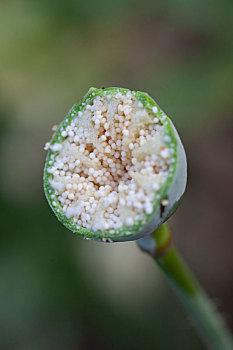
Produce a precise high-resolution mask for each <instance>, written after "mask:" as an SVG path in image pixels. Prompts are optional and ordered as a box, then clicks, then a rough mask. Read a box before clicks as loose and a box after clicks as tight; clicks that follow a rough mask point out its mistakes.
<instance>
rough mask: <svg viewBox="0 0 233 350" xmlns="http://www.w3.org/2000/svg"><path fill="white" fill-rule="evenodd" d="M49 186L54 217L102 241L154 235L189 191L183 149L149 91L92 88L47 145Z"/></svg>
mask: <svg viewBox="0 0 233 350" xmlns="http://www.w3.org/2000/svg"><path fill="white" fill-rule="evenodd" d="M46 149H48V155H47V159H46V164H45V170H44V189H45V194H46V197H47V199H48V202H49V204H50V206H51V208H52V210H53V211H54V213H55V215H56V216H57V218H58V219H59V220H60V221H61V222H62V223H63V224H64V225H65V226H66V227H67V228H68V229H70V230H71V231H73V232H75V233H77V234H79V235H81V236H82V237H84V238H90V239H95V240H98V241H100V240H101V241H104V242H106V241H109V242H112V241H125V240H134V239H138V238H141V237H143V236H146V235H149V234H150V233H151V232H153V231H154V230H155V229H156V228H157V227H158V226H160V225H161V224H162V223H163V222H164V221H166V220H167V218H168V217H169V216H170V215H171V214H172V213H173V212H174V211H175V210H176V208H177V206H178V203H179V200H180V198H181V196H182V195H183V193H184V190H185V186H186V177H187V165H186V156H185V152H184V148H183V146H182V143H181V140H180V138H179V136H178V133H177V131H176V129H175V127H174V125H173V124H172V122H171V120H170V119H169V118H168V117H167V116H166V114H165V113H164V112H163V111H162V110H161V109H160V107H159V106H158V105H157V104H156V102H155V101H154V100H153V99H152V98H151V97H150V96H149V95H148V94H146V93H144V92H140V91H130V90H128V89H123V88H107V89H96V88H91V89H90V90H89V91H88V93H87V94H86V95H85V97H84V98H83V99H82V100H81V101H80V102H79V103H77V104H75V105H74V106H73V107H72V108H71V109H70V111H69V113H68V115H67V116H66V118H65V119H64V120H63V121H62V122H61V123H60V125H59V126H58V128H57V130H56V132H55V134H54V136H53V138H52V140H51V141H50V142H48V143H47V144H46Z"/></svg>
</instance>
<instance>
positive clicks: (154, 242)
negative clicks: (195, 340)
mask: <svg viewBox="0 0 233 350" xmlns="http://www.w3.org/2000/svg"><path fill="white" fill-rule="evenodd" d="M138 245H139V247H140V248H141V249H142V250H144V251H146V252H148V253H149V254H150V255H151V256H152V257H153V259H154V260H155V261H156V262H157V264H158V265H159V266H160V268H161V269H162V270H163V271H164V272H165V275H166V277H167V280H168V282H169V283H170V285H171V286H172V287H173V289H174V291H175V292H176V294H177V295H178V297H179V298H180V300H181V301H182V302H183V304H184V306H185V307H186V309H187V311H188V312H189V314H190V316H191V318H192V320H193V321H194V323H195V325H196V327H197V329H198V330H199V331H200V334H201V335H202V338H203V340H204V341H205V342H206V343H207V344H208V345H209V346H210V348H211V349H215V350H232V349H233V339H232V336H231V333H230V331H229V330H228V328H227V326H226V325H225V322H224V320H223V319H222V317H221V315H220V314H219V313H218V312H217V311H216V309H215V306H214V305H213V304H212V302H211V301H210V299H209V298H208V296H207V295H206V293H205V292H204V290H203V289H202V287H201V286H200V285H199V283H198V282H197V280H196V279H195V277H194V276H193V274H192V273H191V271H190V270H189V268H188V267H187V265H186V264H185V262H184V261H183V259H182V258H181V257H180V255H179V254H178V252H177V251H176V249H175V248H174V247H173V246H172V245H171V233H170V230H169V228H168V226H167V225H166V224H163V225H162V226H161V227H160V228H159V229H157V230H156V231H155V232H154V233H153V234H152V235H151V237H149V238H142V239H140V240H138Z"/></svg>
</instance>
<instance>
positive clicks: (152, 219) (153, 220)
mask: <svg viewBox="0 0 233 350" xmlns="http://www.w3.org/2000/svg"><path fill="white" fill-rule="evenodd" d="M118 92H121V93H122V95H126V94H127V92H131V94H132V95H133V97H134V98H135V99H136V100H137V101H140V102H141V103H142V104H143V107H144V108H145V109H146V110H147V111H148V112H149V113H150V115H152V116H154V117H156V118H158V119H159V121H160V122H161V124H162V125H163V126H164V136H165V135H166V136H169V137H168V138H167V139H166V140H168V141H165V144H166V145H167V146H168V147H169V148H170V149H172V150H173V151H172V152H173V154H172V163H171V164H170V167H169V171H168V176H167V179H166V181H165V182H164V183H163V184H162V185H161V187H160V189H159V190H158V191H157V193H156V196H155V198H154V202H153V212H152V214H145V215H144V218H143V219H142V220H138V221H136V222H135V223H134V225H133V226H123V228H121V229H118V230H114V233H110V232H109V231H107V230H103V231H101V230H98V231H96V232H95V231H93V230H91V229H87V228H84V227H81V228H77V226H76V224H75V223H74V222H73V220H72V218H69V219H68V218H67V217H66V215H65V214H64V212H63V210H62V207H61V205H60V203H59V201H58V199H57V198H56V195H55V190H54V189H53V188H52V187H51V185H50V179H52V177H53V175H52V174H50V173H49V172H48V171H47V170H48V168H49V167H51V166H52V165H53V162H54V160H55V158H56V155H58V153H59V152H58V151H57V152H53V151H52V150H51V149H49V150H48V154H47V158H46V162H45V168H44V191H45V195H46V198H47V200H48V202H49V205H50V207H51V208H52V210H53V212H54V214H55V215H56V217H57V218H58V220H59V221H61V222H62V223H63V224H64V225H65V226H66V227H67V228H68V229H69V230H71V231H72V232H73V233H76V234H78V235H79V236H82V237H83V238H86V239H93V240H96V241H103V242H116V241H127V240H135V239H138V238H141V237H143V236H146V235H149V234H150V233H151V232H153V231H154V230H155V229H156V228H157V227H158V226H160V225H161V224H162V223H163V222H164V221H166V219H167V218H168V217H169V216H170V215H172V214H173V211H175V210H176V209H177V207H178V203H179V200H180V198H181V196H182V194H183V192H184V190H185V186H186V172H187V165H186V157H185V152H184V148H183V146H182V143H181V140H180V138H179V135H178V133H177V131H176V129H175V127H174V125H173V124H172V122H171V120H170V119H169V118H168V117H167V115H166V114H165V113H164V112H163V110H162V109H161V108H160V107H159V106H158V104H157V103H156V102H155V101H154V100H153V99H152V98H151V97H150V96H149V95H148V94H147V93H145V92H141V91H133V90H129V89H125V88H118V87H112V88H106V89H97V88H90V89H89V91H88V92H87V94H86V95H85V96H84V98H83V99H82V100H81V101H80V102H79V103H77V104H74V105H73V107H72V108H71V109H70V110H69V112H68V114H67V116H66V117H65V119H64V120H63V121H62V122H61V123H60V124H59V126H58V129H57V131H56V132H55V134H54V135H53V137H52V139H51V140H50V144H51V145H53V144H55V143H62V142H63V141H64V139H65V138H64V137H62V135H61V133H62V131H63V130H64V129H65V128H66V127H67V126H68V125H70V123H71V121H72V120H73V119H75V118H78V112H79V111H83V110H84V108H85V106H86V105H87V104H91V103H92V101H93V99H94V98H95V97H96V96H100V97H106V96H107V95H112V96H114V95H116V94H117V93H118ZM52 155H54V157H52ZM51 157H52V158H51ZM51 162H52V163H51ZM49 163H50V164H49ZM176 187H177V188H176ZM163 199H168V201H169V204H168V205H167V206H166V207H164V206H163V205H162V200H163Z"/></svg>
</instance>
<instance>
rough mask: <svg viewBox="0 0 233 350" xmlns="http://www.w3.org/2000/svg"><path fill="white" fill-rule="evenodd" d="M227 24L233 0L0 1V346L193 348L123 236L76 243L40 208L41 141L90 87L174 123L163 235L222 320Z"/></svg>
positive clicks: (192, 337) (173, 306) (232, 37)
mask: <svg viewBox="0 0 233 350" xmlns="http://www.w3.org/2000/svg"><path fill="white" fill-rule="evenodd" d="M232 19H233V2H232V0H222V1H217V0H212V1H202V0H189V1H185V0H178V1H169V0H156V1H152V0H151V1H150V0H149V1H145V2H142V1H133V0H115V1H114V2H110V1H107V0H100V1H94V0H90V1H82V2H81V1H76V0H60V1H55V0H40V1H36V0H10V1H6V0H2V1H1V3H0V123H1V124H0V126H1V129H0V159H1V167H0V180H1V181H0V218H1V235H0V348H1V349H3V350H8V349H9V350H14V349H17V350H41V349H43V350H47V349H56V350H59V349H70V350H73V349H80V350H98V349H101V350H105V349H112V350H122V349H123V350H124V349H129V350H131V349H132V350H135V349H136V350H139V349H140V350H141V349H143V350H147V349H148V350H149V349H158V350H159V349H161V350H167V349H181V350H182V349H185V350H186V349H191V350H192V349H200V350H202V349H205V347H204V345H203V344H202V342H201V340H200V339H199V337H198V336H197V335H196V332H195V330H194V329H193V328H192V326H191V324H190V323H189V319H188V317H187V316H186V314H185V313H184V312H183V310H182V308H181V306H180V304H179V302H178V301H177V300H176V298H175V297H174V296H173V293H172V292H171V291H170V289H169V287H168V286H167V285H166V283H165V281H164V278H163V276H162V274H161V272H160V271H159V270H158V268H157V267H156V266H154V264H153V262H152V261H150V259H149V257H147V256H146V255H144V254H143V253H141V252H140V251H139V250H138V248H137V246H136V244H135V243H134V242H131V243H118V244H114V245H104V244H100V243H95V242H90V241H83V240H81V239H80V238H78V237H76V236H74V235H72V233H71V232H69V231H68V230H66V229H65V228H64V227H63V226H62V225H61V224H60V223H59V222H58V221H57V220H56V219H55V217H54V216H53V214H52V212H51V210H50V208H49V207H48V204H47V202H46V200H45V197H44V194H43V188H42V173H43V164H44V161H45V156H46V154H45V152H44V150H43V146H44V144H45V142H46V141H48V140H49V138H50V137H51V134H52V131H51V128H52V126H53V125H54V124H57V123H59V122H60V121H61V120H62V119H63V118H64V115H65V114H66V113H67V111H68V109H69V108H70V107H71V106H72V105H73V104H74V103H75V102H77V101H78V100H79V99H80V98H81V97H82V96H83V95H84V94H85V93H86V92H87V90H88V89H89V87H91V86H95V87H103V86H104V87H108V86H121V87H126V88H129V89H137V90H142V91H147V92H148V93H149V94H150V95H151V96H152V97H154V98H155V99H156V101H157V102H158V103H159V105H160V106H161V107H162V108H163V109H164V110H165V111H166V112H167V113H168V115H169V116H171V118H172V120H173V122H174V123H175V125H176V126H177V129H178V130H179V132H180V134H181V137H182V139H183V142H184V144H185V148H186V151H187V156H188V161H189V183H188V188H187V192H186V194H185V196H184V199H183V201H182V204H181V207H180V208H179V210H178V212H177V213H176V215H175V216H174V218H172V219H171V220H170V221H171V222H170V224H171V226H172V228H173V230H174V241H175V242H176V244H177V246H178V248H179V249H180V251H181V252H182V254H183V255H184V256H185V258H186V259H187V260H188V262H189V265H190V266H191V267H192V269H193V270H194V271H195V273H196V275H197V277H198V278H199V280H200V281H201V282H202V284H203V285H204V286H205V288H206V289H207V291H208V293H209V295H210V297H211V298H212V299H214V301H215V303H216V305H217V307H218V309H219V310H220V311H221V312H222V313H223V314H224V316H225V319H226V320H227V322H228V324H229V325H230V326H231V327H232V326H233V299H232V295H233V283H232V271H233V259H232V246H233V235H232V222H231V221H232V197H233V186H232V184H231V180H232V173H233V162H232V149H233V119H232V115H233V93H232V91H233V26H232Z"/></svg>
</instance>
